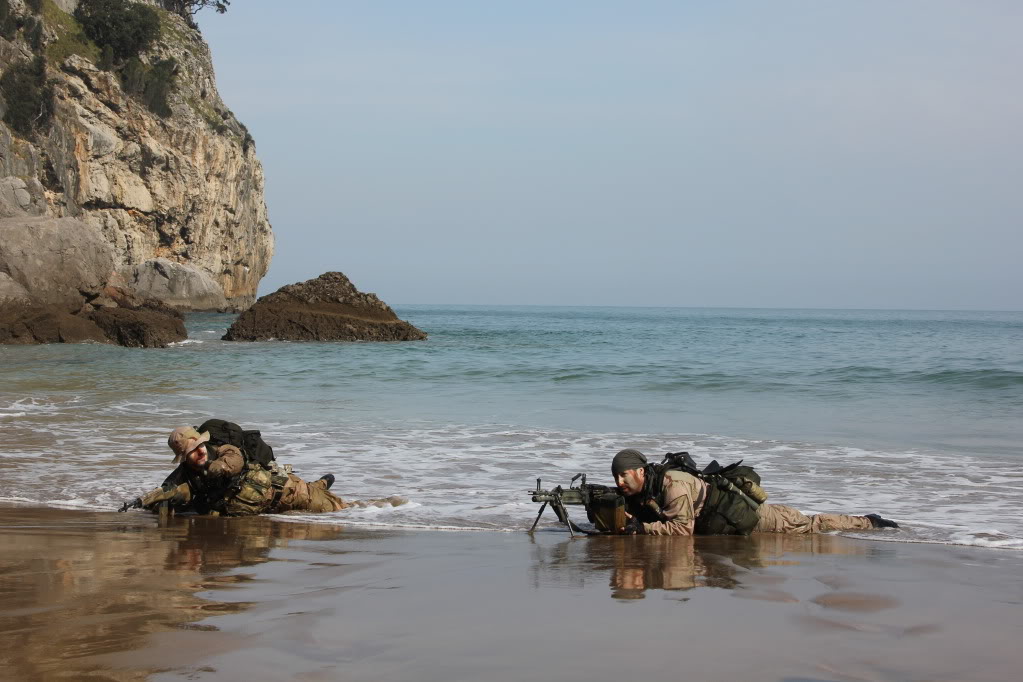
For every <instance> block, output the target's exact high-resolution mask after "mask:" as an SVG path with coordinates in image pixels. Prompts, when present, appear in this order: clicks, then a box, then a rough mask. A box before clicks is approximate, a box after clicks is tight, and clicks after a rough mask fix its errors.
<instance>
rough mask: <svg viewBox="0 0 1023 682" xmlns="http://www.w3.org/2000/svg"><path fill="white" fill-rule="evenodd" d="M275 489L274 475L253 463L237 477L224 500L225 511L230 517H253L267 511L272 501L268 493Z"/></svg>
mask: <svg viewBox="0 0 1023 682" xmlns="http://www.w3.org/2000/svg"><path fill="white" fill-rule="evenodd" d="M272 487H273V474H271V473H270V472H269V471H268V470H266V469H264V468H263V467H262V465H260V464H258V463H256V462H251V463H249V464H246V465H245V471H243V472H242V474H241V476H239V477H237V478H236V479H235V481H234V484H233V485H232V486H231V488H230V489H229V491H228V494H227V497H226V499H225V500H224V507H223V511H224V513H225V514H228V515H229V516H251V515H253V514H259V513H261V512H263V511H265V510H266V508H267V503H268V502H269V501H270V500H269V499H267V498H268V495H267V492H268V491H269V490H270V489H271V488H272Z"/></svg>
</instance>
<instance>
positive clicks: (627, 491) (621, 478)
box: [615, 469, 646, 496]
mask: <svg viewBox="0 0 1023 682" xmlns="http://www.w3.org/2000/svg"><path fill="white" fill-rule="evenodd" d="M644 481H646V472H645V471H643V470H642V469H627V470H625V471H623V472H622V473H620V474H615V483H617V484H618V487H619V488H621V491H622V494H623V495H626V496H630V495H635V494H636V493H638V492H640V491H641V490H643V483H644Z"/></svg>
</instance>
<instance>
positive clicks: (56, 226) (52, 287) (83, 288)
mask: <svg viewBox="0 0 1023 682" xmlns="http://www.w3.org/2000/svg"><path fill="white" fill-rule="evenodd" d="M113 269H114V253H113V247H112V246H111V245H110V243H109V242H108V241H107V240H106V239H105V238H104V237H103V235H102V233H101V232H100V230H99V229H98V228H95V227H93V226H91V225H88V224H86V223H83V222H81V221H79V220H75V219H74V218H42V217H27V216H25V217H15V218H4V219H2V220H0V272H3V273H6V274H7V276H8V277H9V278H10V279H11V280H12V281H14V282H16V283H17V284H18V285H20V286H21V287H22V288H24V289H25V290H26V291H28V292H30V294H31V296H32V299H33V301H35V302H36V303H40V304H43V305H55V306H59V307H61V308H62V309H64V310H66V311H67V312H76V311H78V310H80V309H81V307H82V304H83V303H84V302H85V301H86V300H87V299H88V298H89V297H90V296H95V295H96V294H98V293H99V292H100V291H101V290H102V289H103V287H104V286H105V285H106V282H107V280H108V279H110V276H111V273H112V271H113Z"/></svg>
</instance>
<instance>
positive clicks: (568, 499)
mask: <svg viewBox="0 0 1023 682" xmlns="http://www.w3.org/2000/svg"><path fill="white" fill-rule="evenodd" d="M528 492H530V493H532V494H533V502H549V503H551V504H554V503H555V502H558V501H560V502H561V504H584V502H583V496H582V493H580V492H579V490H578V489H576V488H570V489H569V490H562V491H561V492H560V493H555V492H551V491H550V490H541V491H539V492H537V491H535V490H530V491H528Z"/></svg>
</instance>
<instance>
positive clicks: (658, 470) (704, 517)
mask: <svg viewBox="0 0 1023 682" xmlns="http://www.w3.org/2000/svg"><path fill="white" fill-rule="evenodd" d="M741 464H742V460H740V461H738V462H735V463H734V464H730V465H728V466H726V467H722V466H721V465H719V464H718V463H717V461H713V462H711V463H710V464H709V465H707V466H706V467H705V468H704V469H702V470H701V469H698V468H697V467H696V463H695V462H694V461H693V459H692V458H691V457H690V456H689V453H686V452H678V453H668V454H667V455H665V457H664V461H663V462H662V463H661V464H648V465H647V466H646V470H647V471H646V479H647V480H646V485H645V486H644V497H645V498H646V499H647V500H648V503H647V505H645V506H647V507H648V508H649V509H651V511H652V513H654V514H655V515H657V514H658V513H660V514H663V512H660V508H661V507H663V506H664V504H665V503H666V502H667V500H664V499H662V498H663V495H664V474H665V472H666V471H669V470H675V471H683V472H685V473H687V474H690V475H692V476H695V477H696V478H698V479H700V480H701V481H704V482H705V483H706V484H707V497H706V499H704V500H703V507H702V508H701V509H700V513H699V514H698V515H697V517H696V523H695V526H694V531H695V533H696V534H697V535H749V534H750V533H752V532H753V529H754V528H756V525H757V523H758V522H759V521H760V515H759V514H758V513H757V509H759V507H760V505H761V504H762V503H763V502H764V501H765V500H767V493H765V492H764V490H763V488H761V487H760V475H759V474H757V473H756V472H755V471H754V470H753V468H752V467H748V466H741ZM649 501H652V502H653V504H649ZM698 503H699V500H697V501H695V504H698ZM641 520H642V517H641ZM658 520H662V521H664V520H667V519H665V518H663V516H662V518H659V519H658Z"/></svg>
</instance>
